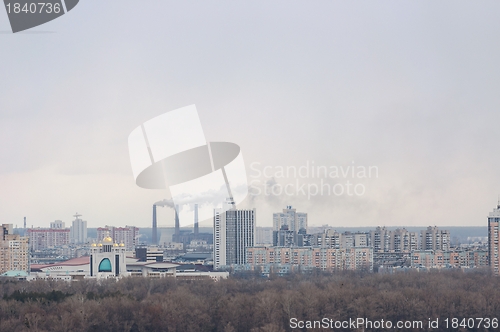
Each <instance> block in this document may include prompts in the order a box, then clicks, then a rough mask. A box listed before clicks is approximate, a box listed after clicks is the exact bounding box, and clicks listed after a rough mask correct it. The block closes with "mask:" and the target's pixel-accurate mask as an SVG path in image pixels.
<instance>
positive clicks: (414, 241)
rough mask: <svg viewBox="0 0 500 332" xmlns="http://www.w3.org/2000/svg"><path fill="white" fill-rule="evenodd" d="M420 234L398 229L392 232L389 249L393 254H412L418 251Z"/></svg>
mask: <svg viewBox="0 0 500 332" xmlns="http://www.w3.org/2000/svg"><path fill="white" fill-rule="evenodd" d="M417 234H418V233H416V232H409V231H408V230H406V228H398V229H396V230H394V231H391V232H390V239H389V248H390V251H391V252H411V251H413V250H417V249H418V236H417Z"/></svg>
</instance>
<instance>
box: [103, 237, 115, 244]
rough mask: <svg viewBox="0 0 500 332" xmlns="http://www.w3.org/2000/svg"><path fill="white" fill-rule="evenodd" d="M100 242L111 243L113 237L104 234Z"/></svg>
mask: <svg viewBox="0 0 500 332" xmlns="http://www.w3.org/2000/svg"><path fill="white" fill-rule="evenodd" d="M102 242H103V243H112V242H113V239H112V238H111V236H106V237H105V238H104V239H102Z"/></svg>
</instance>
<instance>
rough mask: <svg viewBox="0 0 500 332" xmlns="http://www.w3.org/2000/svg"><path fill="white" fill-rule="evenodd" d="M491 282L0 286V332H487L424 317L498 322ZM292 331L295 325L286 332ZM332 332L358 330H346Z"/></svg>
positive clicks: (459, 275) (305, 279) (308, 279)
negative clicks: (314, 324)
mask: <svg viewBox="0 0 500 332" xmlns="http://www.w3.org/2000/svg"><path fill="white" fill-rule="evenodd" d="M499 315H500V278H498V277H494V276H491V275H489V274H486V273H464V272H461V271H454V272H443V271H441V272H428V273H418V272H414V273H413V272H412V273H398V274H392V275H381V274H373V273H372V274H369V273H337V274H324V273H320V272H315V273H311V274H309V275H307V274H293V275H289V276H286V277H276V276H271V277H270V278H261V277H259V276H258V275H256V274H241V275H236V276H232V277H230V278H229V279H226V280H221V281H217V282H215V281H211V280H176V279H174V278H163V279H149V278H123V279H121V280H118V281H115V280H105V281H101V282H97V281H95V280H83V281H73V282H71V283H69V282H65V281H33V282H26V281H18V280H6V279H2V280H0V331H177V332H185V331H213V332H215V331H221V332H236V331H238V332H239V331H251V332H280V331H306V330H307V331H325V330H330V329H322V328H317V329H306V328H302V329H301V328H295V329H293V328H292V325H293V324H291V323H290V322H291V319H294V321H321V320H322V319H323V318H325V317H326V318H328V319H331V320H338V321H341V320H349V319H356V318H358V317H363V318H366V319H371V320H381V319H384V320H386V321H387V320H389V321H393V322H396V321H399V320H412V321H413V320H415V321H416V320H421V321H423V322H424V325H423V327H422V328H418V329H417V328H415V329H412V328H408V329H395V328H391V329H388V328H386V327H384V328H382V327H379V328H371V329H366V331H368V330H369V331H385V330H392V331H397V330H401V331H448V330H449V331H487V330H491V331H493V330H498V328H494V327H492V326H490V328H489V329H488V328H486V326H485V325H484V324H483V326H477V324H476V325H474V326H473V327H471V326H462V327H460V326H458V327H457V328H451V326H449V328H448V329H446V328H445V327H444V326H443V325H441V326H440V328H439V329H432V328H429V327H428V326H427V325H426V324H427V322H428V321H429V319H436V318H439V320H440V321H441V322H443V320H444V319H446V318H448V319H449V320H450V322H451V319H452V318H459V319H460V320H461V319H463V318H485V319H486V318H488V319H493V318H498V316H499ZM294 327H297V326H294ZM333 330H335V331H337V330H338V331H340V330H342V331H363V329H357V328H352V327H347V328H344V329H333Z"/></svg>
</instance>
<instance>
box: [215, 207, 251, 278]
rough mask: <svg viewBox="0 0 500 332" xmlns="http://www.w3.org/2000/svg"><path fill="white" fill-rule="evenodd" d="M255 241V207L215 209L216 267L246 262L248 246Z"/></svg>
mask: <svg viewBox="0 0 500 332" xmlns="http://www.w3.org/2000/svg"><path fill="white" fill-rule="evenodd" d="M254 243H255V209H251V210H236V209H235V208H233V209H230V210H227V211H225V212H224V210H223V209H216V210H215V211H214V269H219V268H220V267H222V266H228V265H241V264H246V248H249V247H253V246H254Z"/></svg>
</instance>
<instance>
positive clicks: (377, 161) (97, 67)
mask: <svg viewBox="0 0 500 332" xmlns="http://www.w3.org/2000/svg"><path fill="white" fill-rule="evenodd" d="M499 9H500V3H498V2H494V1H485V2H482V3H481V5H478V4H477V3H472V2H456V1H440V2H432V3H431V2H390V3H389V2H387V3H386V2H332V1H315V2H299V1H274V2H268V1H254V2H250V3H242V2H233V1H222V2H218V3H216V4H215V3H209V2H203V1H194V2H189V3H185V2H175V1H164V2H159V3H154V4H148V5H147V6H145V5H144V3H143V2H140V1H132V0H126V1H121V2H120V3H119V5H118V4H117V3H108V2H97V1H84V2H80V3H79V4H78V6H77V7H75V9H73V10H72V11H71V12H69V13H68V14H66V15H64V16H62V17H60V18H58V19H56V20H54V21H51V22H49V23H47V24H44V25H43V26H39V27H36V28H33V29H31V30H30V31H28V32H31V33H28V32H27V33H18V34H9V33H2V34H0V43H1V44H2V48H1V59H2V61H1V63H0V74H1V77H2V80H1V83H0V84H1V89H0V138H1V139H2V144H1V145H0V154H1V158H2V159H1V160H2V162H1V163H0V183H1V186H0V206H1V208H0V222H1V223H12V224H14V225H18V226H21V225H22V223H23V217H27V224H28V226H29V227H31V225H34V227H48V226H49V223H50V222H51V221H54V220H62V221H64V222H65V223H66V226H68V227H69V226H70V224H71V220H72V219H73V217H72V216H73V215H74V214H75V213H76V212H78V213H80V214H82V215H83V216H82V219H84V220H87V222H88V226H89V227H99V226H104V225H106V224H107V225H114V226H124V225H135V226H137V227H147V226H149V225H151V215H152V211H151V207H152V205H153V203H154V202H157V201H159V200H162V199H164V198H168V193H167V192H165V191H161V190H146V189H142V188H139V187H138V186H136V185H135V183H134V178H133V175H132V170H131V165H130V160H129V154H128V146H127V139H128V135H129V134H130V132H131V131H132V130H133V129H134V128H136V127H137V126H139V125H140V124H142V123H144V122H145V121H147V120H149V119H151V118H153V117H155V116H157V115H160V114H163V113H165V112H168V111H171V110H175V109H177V108H180V107H183V106H187V105H192V104H196V107H197V109H198V114H199V117H200V120H201V124H202V125H203V129H204V132H205V137H206V139H207V140H208V141H211V142H233V143H236V144H238V145H239V146H240V147H241V151H242V155H243V159H244V161H245V165H246V171H247V176H248V181H249V183H250V184H251V185H252V186H253V187H254V188H253V191H252V195H250V196H249V197H247V199H246V200H245V201H244V202H243V204H240V206H239V208H256V209H257V215H256V220H257V226H271V225H272V213H273V212H280V211H281V210H282V209H284V208H285V207H286V206H287V205H292V206H293V207H294V208H296V209H297V211H300V212H307V213H308V215H309V224H310V225H322V224H330V225H332V227H342V226H346V225H349V226H356V227H376V226H378V225H381V226H382V225H386V226H393V225H401V224H404V225H412V226H413V225H426V226H428V225H437V226H439V227H441V226H443V227H445V226H446V225H454V226H483V225H484V226H486V224H487V215H488V213H489V212H491V211H492V209H493V208H494V207H496V205H497V199H498V194H499V193H500V173H499V172H498V171H497V169H498V165H499V164H500V155H499V154H498V153H496V150H497V146H496V142H498V141H499V138H500V132H499V131H498V130H497V123H498V121H499V120H500V113H499V112H498V109H499V107H500V96H499V94H498V92H497V91H498V88H499V87H500V75H499V74H500V73H499V71H500V67H499V65H498V58H500V39H499V38H497V37H498V36H497V35H498V31H500V21H499V20H498V18H497V15H496V14H497V13H498V12H499ZM8 30H10V26H9V22H8V19H7V14H6V12H5V11H3V10H0V31H8ZM37 32H40V33H37ZM42 32H52V33H42ZM305 165H314V166H315V167H325V168H326V169H327V170H328V175H326V176H319V177H318V176H313V175H312V174H311V173H309V174H308V176H305V177H303V176H301V175H300V174H294V173H289V174H287V176H283V177H282V176H281V173H280V170H293V169H294V168H295V169H296V170H297V171H298V170H299V169H300V167H304V166H305ZM266 167H267V168H266ZM311 167H312V166H311ZM348 167H353V168H348ZM369 167H372V171H373V172H372V174H368V173H365V174H364V175H363V173H362V169H365V171H367V170H368V169H369ZM373 167H376V170H377V171H376V174H375V172H374V168H373ZM265 170H268V171H267V172H265ZM316 170H318V169H316ZM353 170H355V171H353ZM351 171H353V172H351ZM335 172H337V173H335ZM259 173H260V174H259ZM266 174H267V175H266ZM302 175H303V174H302ZM322 181H323V182H322ZM347 181H349V182H350V183H351V184H352V185H353V187H354V186H355V185H359V187H358V190H361V188H363V189H364V190H363V194H362V195H357V194H354V195H348V194H347V193H345V192H344V193H343V194H341V195H326V194H323V195H310V194H311V190H314V188H312V189H311V190H309V191H307V192H306V193H305V194H303V192H302V191H301V190H300V186H301V185H306V186H307V185H315V186H316V188H321V187H322V186H323V188H327V187H328V188H332V187H333V186H335V185H339V186H341V187H338V188H343V189H347V188H348V184H347ZM286 185H290V187H289V188H292V189H291V192H293V195H284V194H281V195H274V194H270V195H265V194H260V195H253V194H255V193H256V190H257V189H259V190H266V188H273V187H274V188H278V187H281V188H284V187H285V186H286ZM359 192H360V191H359ZM359 192H358V193H359ZM308 196H311V197H308ZM158 210H159V211H158V214H159V216H158V218H159V223H161V224H165V225H173V213H172V210H168V209H167V208H165V209H158ZM208 222H209V223H210V221H208ZM203 225H205V223H203Z"/></svg>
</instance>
